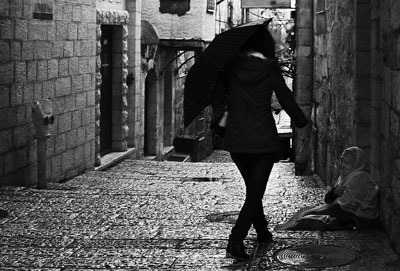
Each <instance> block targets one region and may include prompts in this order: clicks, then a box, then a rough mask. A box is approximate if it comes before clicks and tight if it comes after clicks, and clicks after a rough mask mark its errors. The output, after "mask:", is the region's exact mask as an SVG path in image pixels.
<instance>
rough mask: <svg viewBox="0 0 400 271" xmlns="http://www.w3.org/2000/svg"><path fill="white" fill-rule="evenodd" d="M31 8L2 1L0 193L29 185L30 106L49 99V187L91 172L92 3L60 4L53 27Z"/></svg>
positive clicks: (32, 161) (21, 1)
mask: <svg viewBox="0 0 400 271" xmlns="http://www.w3.org/2000/svg"><path fill="white" fill-rule="evenodd" d="M32 14H33V12H32V1H30V0H18V1H15V0H2V1H0V142H1V144H0V186H2V185H26V186H31V185H35V183H36V182H37V178H36V162H37V160H36V159H37V158H36V140H35V139H34V137H33V136H34V133H35V132H34V129H33V125H32V121H31V106H32V104H33V102H34V101H39V102H42V100H43V99H45V98H50V99H51V100H52V102H53V110H54V116H55V122H54V124H53V125H52V126H51V130H50V132H51V137H50V138H49V139H48V140H47V179H49V180H51V181H59V180H62V179H65V178H69V177H72V176H75V175H77V174H78V173H79V172H82V171H84V170H86V169H88V168H92V167H93V166H94V152H95V145H94V129H95V124H94V119H95V66H96V3H95V1H92V0H83V1H79V3H78V2H77V1H59V0H55V1H54V5H53V18H52V20H39V19H33V15H32Z"/></svg>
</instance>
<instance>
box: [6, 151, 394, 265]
mask: <svg viewBox="0 0 400 271" xmlns="http://www.w3.org/2000/svg"><path fill="white" fill-rule="evenodd" d="M325 192H326V191H325V190H324V188H322V187H319V185H318V184H317V183H316V182H314V181H313V180H312V178H309V177H299V176H295V175H294V165H293V164H291V163H276V164H275V165H274V168H273V171H272V174H271V178H270V180H269V183H268V187H267V191H266V194H265V197H264V206H265V214H266V217H267V219H268V220H269V228H270V230H271V231H273V235H274V240H275V241H274V242H273V243H271V244H269V245H259V244H258V243H257V241H256V233H255V231H254V229H253V228H252V229H251V230H250V232H249V235H248V237H247V239H246V240H245V245H246V247H247V251H248V253H250V254H251V255H252V258H251V260H250V261H246V262H237V261H234V260H232V259H228V258H226V257H225V248H226V244H227V239H228V235H229V233H230V230H231V227H232V225H233V224H232V223H233V220H234V219H235V216H234V215H233V216H232V219H233V220H232V219H231V220H232V221H231V220H229V219H228V220H226V221H225V220H223V221H220V222H212V221H210V220H209V219H208V216H210V215H215V214H220V213H224V212H232V213H233V214H235V213H237V212H238V211H239V210H240V208H241V205H242V204H243V200H244V195H245V187H244V184H243V181H242V179H241V177H240V174H239V172H238V170H237V169H236V167H235V165H234V164H233V163H232V161H231V160H230V157H229V155H228V154H227V153H226V152H221V151H217V152H214V154H213V155H212V156H211V157H209V158H207V159H206V160H205V161H202V162H196V163H180V162H169V161H167V162H155V161H144V160H129V159H128V160H125V161H123V162H122V163H120V164H118V165H117V166H115V167H113V168H110V169H108V170H107V171H101V172H96V171H91V172H87V173H85V174H83V175H81V176H78V177H76V178H73V179H72V180H69V181H68V182H65V183H51V184H50V185H49V188H48V189H44V190H37V189H31V188H24V187H3V188H0V208H1V209H4V210H7V211H8V212H9V213H10V215H9V216H8V217H7V218H4V219H1V220H0V250H1V253H0V269H1V270H38V271H39V270H43V271H50V270H52V271H61V270H63V271H65V270H85V271H88V270H163V271H165V270H192V271H194V270H196V271H198V270H213V271H215V270H225V271H226V270H247V271H248V270H267V269H269V270H343V271H344V270H374V271H375V270H377V271H380V270H385V271H396V270H400V269H399V266H400V262H399V259H398V257H397V256H396V255H395V254H394V253H393V251H392V249H391V248H390V246H389V242H388V240H387V237H386V235H385V233H383V232H382V231H335V232H320V231H274V228H275V226H276V225H278V224H281V223H284V222H285V221H287V220H288V219H289V218H290V217H291V216H292V215H293V214H294V213H296V212H297V210H298V209H300V208H302V207H305V206H310V205H318V204H320V203H322V201H323V196H324V194H325ZM306 244H314V245H334V246H340V247H346V248H349V249H352V250H354V251H355V252H356V253H357V255H359V257H358V258H357V260H356V261H354V262H353V263H351V264H349V265H344V266H336V267H328V268H317V269H316V268H302V267H299V266H290V265H287V264H283V263H281V262H280V261H278V260H277V259H276V258H275V255H276V253H277V252H279V251H280V250H282V249H286V248H290V247H294V246H302V245H306Z"/></svg>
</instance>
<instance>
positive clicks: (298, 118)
mask: <svg viewBox="0 0 400 271" xmlns="http://www.w3.org/2000/svg"><path fill="white" fill-rule="evenodd" d="M270 79H271V82H272V85H273V88H274V91H275V94H276V96H277V98H278V101H279V103H280V104H281V105H282V107H283V109H284V110H285V111H286V113H288V115H289V116H290V118H291V119H292V120H293V122H294V125H296V127H298V128H303V127H304V126H306V125H307V118H306V116H305V115H304V113H303V111H302V110H301V109H300V107H299V106H298V104H297V103H296V101H295V99H294V97H293V93H292V91H291V90H290V89H289V88H288V87H287V85H286V82H285V79H284V78H283V76H282V72H281V70H280V67H279V66H278V64H276V66H275V67H274V69H273V70H272V71H271V75H270Z"/></svg>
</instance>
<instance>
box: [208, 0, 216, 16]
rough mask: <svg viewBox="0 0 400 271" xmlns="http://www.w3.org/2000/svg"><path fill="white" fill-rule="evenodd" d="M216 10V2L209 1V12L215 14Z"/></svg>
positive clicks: (213, 0)
mask: <svg viewBox="0 0 400 271" xmlns="http://www.w3.org/2000/svg"><path fill="white" fill-rule="evenodd" d="M214 10H215V0H207V12H209V13H214Z"/></svg>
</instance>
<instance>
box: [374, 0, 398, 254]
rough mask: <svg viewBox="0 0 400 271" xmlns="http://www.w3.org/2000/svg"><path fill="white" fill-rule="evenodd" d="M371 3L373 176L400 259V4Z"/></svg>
mask: <svg viewBox="0 0 400 271" xmlns="http://www.w3.org/2000/svg"><path fill="white" fill-rule="evenodd" d="M371 3H372V7H371V10H372V12H371V15H372V27H371V28H372V31H371V37H372V39H371V41H372V42H371V48H372V51H371V56H372V65H371V67H372V69H371V70H372V80H371V83H372V111H371V114H372V137H371V140H372V151H371V173H372V175H373V177H374V178H375V179H377V180H379V185H380V187H381V215H382V222H383V224H384V226H385V228H386V231H387V233H388V236H389V239H390V241H391V245H392V246H393V247H394V249H395V250H396V252H397V254H398V255H400V228H399V224H400V62H399V59H400V58H399V48H400V33H399V27H400V16H399V14H400V2H399V1H397V0H389V1H378V0H373V1H371Z"/></svg>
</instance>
